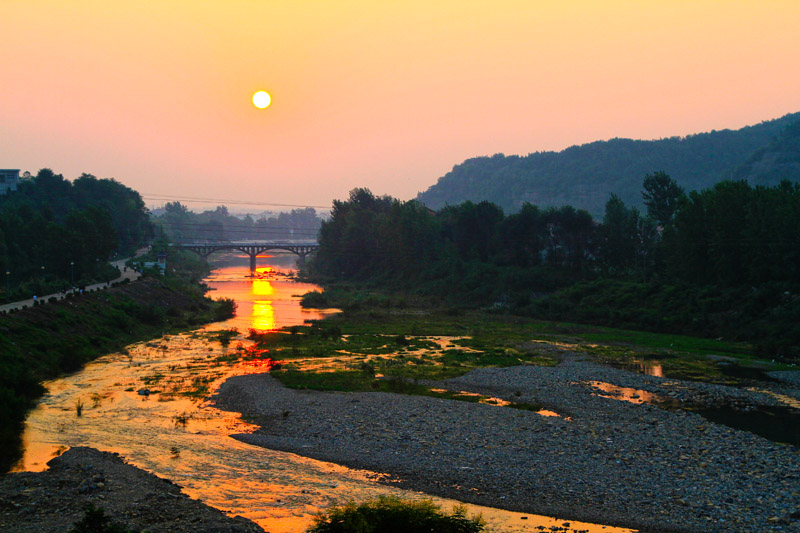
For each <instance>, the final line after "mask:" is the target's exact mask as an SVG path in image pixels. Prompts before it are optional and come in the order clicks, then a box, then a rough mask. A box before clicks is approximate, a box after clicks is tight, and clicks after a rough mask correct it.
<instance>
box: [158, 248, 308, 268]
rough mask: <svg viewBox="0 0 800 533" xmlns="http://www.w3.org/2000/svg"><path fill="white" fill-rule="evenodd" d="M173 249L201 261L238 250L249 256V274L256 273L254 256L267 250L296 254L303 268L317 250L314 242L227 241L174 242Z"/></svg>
mask: <svg viewBox="0 0 800 533" xmlns="http://www.w3.org/2000/svg"><path fill="white" fill-rule="evenodd" d="M170 246H171V247H173V248H180V249H181V250H191V251H192V252H195V253H197V254H199V255H200V256H201V257H202V258H203V259H206V258H207V257H208V256H209V255H211V254H213V253H214V252H218V251H220V250H238V251H240V252H243V253H245V254H247V255H249V256H250V272H255V271H256V256H257V255H258V254H260V253H263V252H266V251H267V250H286V251H287V252H292V253H293V254H297V256H298V257H299V259H298V260H297V264H298V266H303V265H304V264H305V262H306V256H307V255H308V254H310V253H312V252H316V251H317V249H319V244H318V243H316V242H260V241H227V242H208V241H206V242H202V243H198V242H176V243H173V244H170Z"/></svg>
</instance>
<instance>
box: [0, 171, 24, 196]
mask: <svg viewBox="0 0 800 533" xmlns="http://www.w3.org/2000/svg"><path fill="white" fill-rule="evenodd" d="M17 185H19V169H18V168H0V194H6V193H7V192H8V191H16V190H17Z"/></svg>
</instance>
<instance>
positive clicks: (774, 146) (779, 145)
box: [732, 120, 800, 185]
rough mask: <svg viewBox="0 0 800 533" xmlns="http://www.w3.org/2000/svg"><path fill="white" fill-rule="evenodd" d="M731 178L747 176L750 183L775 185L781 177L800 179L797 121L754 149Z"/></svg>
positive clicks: (798, 123)
mask: <svg viewBox="0 0 800 533" xmlns="http://www.w3.org/2000/svg"><path fill="white" fill-rule="evenodd" d="M732 178H733V179H746V180H747V181H749V182H750V183H751V184H752V185H774V184H776V183H779V182H780V181H781V180H784V179H788V180H791V181H800V120H798V121H796V122H793V123H791V124H789V125H788V126H786V128H784V130H783V131H782V132H781V133H780V134H779V135H778V136H777V137H775V138H774V139H773V140H772V142H770V143H769V144H768V145H767V146H765V147H763V148H759V149H758V150H756V151H755V152H753V153H752V154H751V155H750V157H748V158H747V160H746V161H745V162H744V163H743V164H742V165H740V166H739V168H737V169H736V170H735V171H734V172H733V174H732Z"/></svg>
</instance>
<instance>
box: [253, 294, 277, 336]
mask: <svg viewBox="0 0 800 533" xmlns="http://www.w3.org/2000/svg"><path fill="white" fill-rule="evenodd" d="M275 328H276V326H275V308H274V307H272V302H271V301H270V300H256V301H255V302H253V329H257V330H259V331H272V330H274V329H275Z"/></svg>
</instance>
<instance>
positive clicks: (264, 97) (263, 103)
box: [253, 91, 272, 109]
mask: <svg viewBox="0 0 800 533" xmlns="http://www.w3.org/2000/svg"><path fill="white" fill-rule="evenodd" d="M271 101H272V98H271V97H270V96H269V93H267V92H266V91H258V92H257V93H256V94H254V95H253V105H254V106H256V107H257V108H259V109H264V108H265V107H267V106H268V105H269V103H270V102H271Z"/></svg>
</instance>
